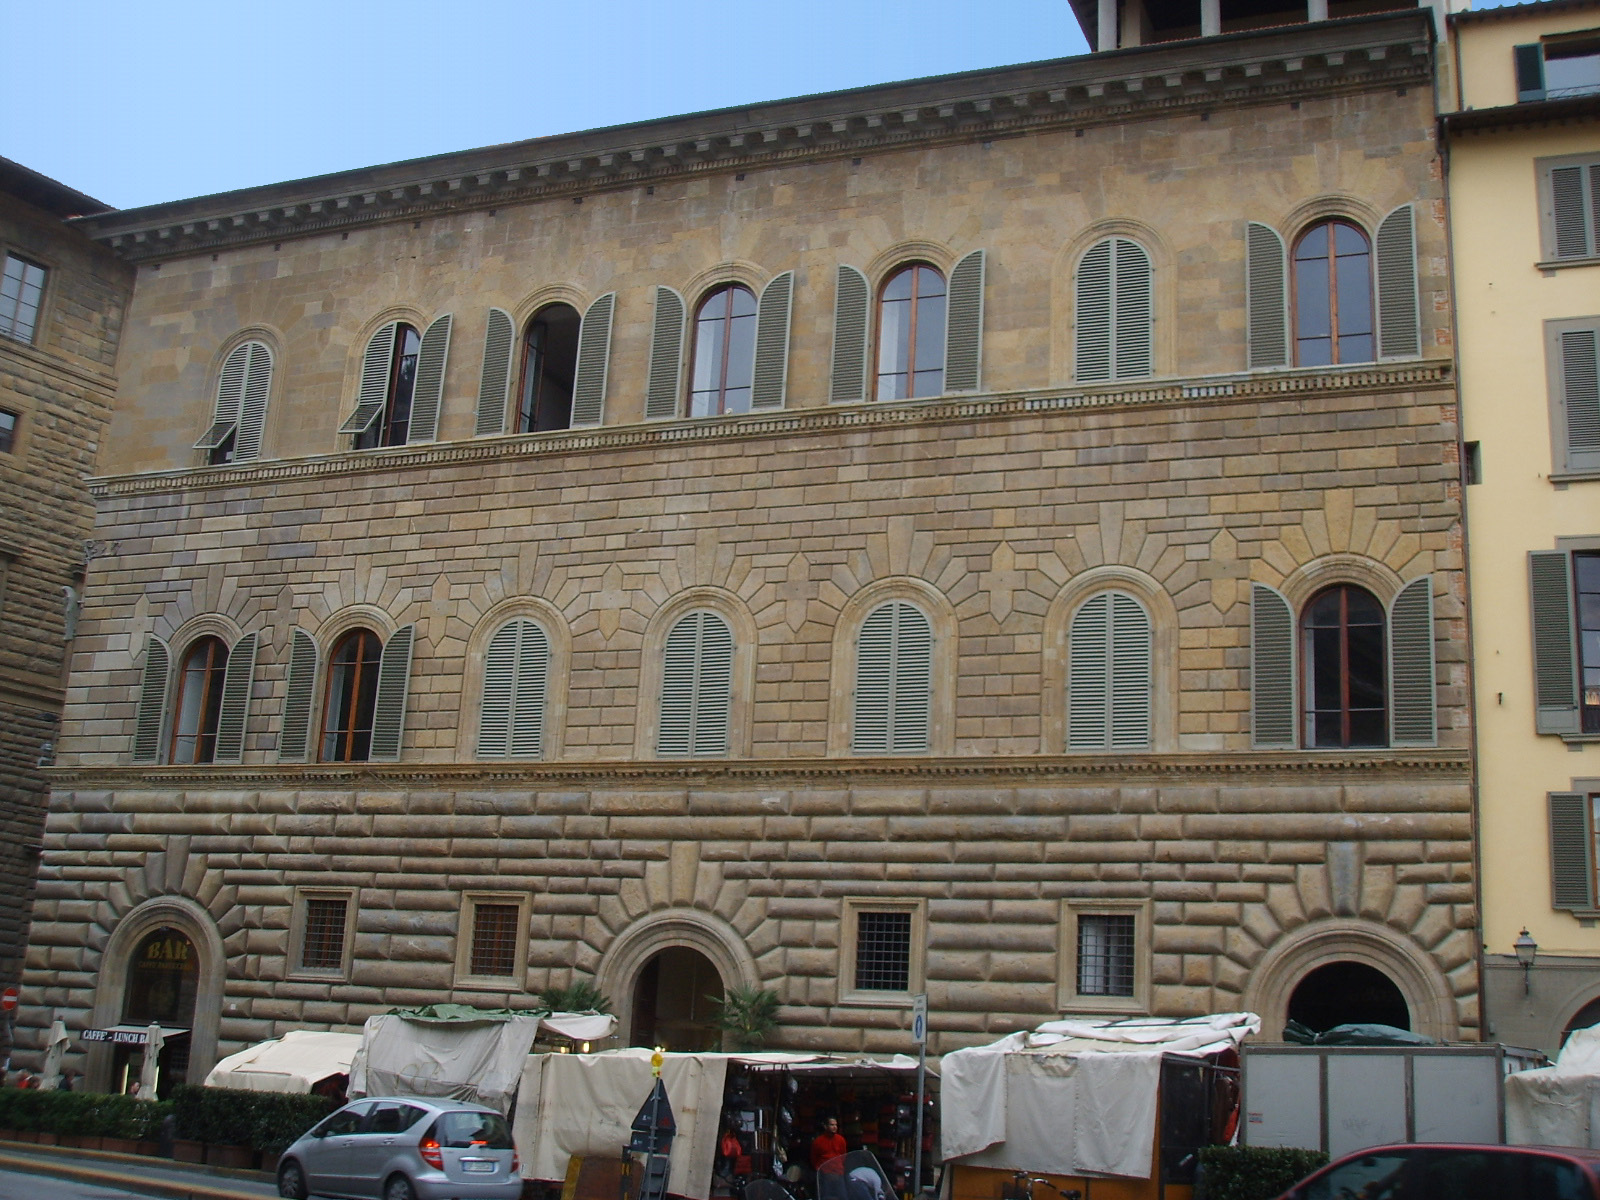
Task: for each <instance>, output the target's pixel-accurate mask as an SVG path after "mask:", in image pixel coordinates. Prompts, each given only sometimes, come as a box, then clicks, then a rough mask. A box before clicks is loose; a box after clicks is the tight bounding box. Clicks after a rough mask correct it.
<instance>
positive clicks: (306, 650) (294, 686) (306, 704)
mask: <svg viewBox="0 0 1600 1200" xmlns="http://www.w3.org/2000/svg"><path fill="white" fill-rule="evenodd" d="M316 685H317V643H316V640H315V639H314V638H313V637H312V636H311V635H310V634H309V633H307V632H306V631H305V630H303V629H296V630H295V631H294V634H293V636H292V637H291V638H290V639H289V678H288V681H287V683H286V684H285V686H284V693H283V729H282V730H281V731H280V732H279V734H278V761H279V762H304V761H305V760H306V746H307V743H308V742H309V741H310V738H311V700H312V695H313V693H314V690H315V688H316Z"/></svg>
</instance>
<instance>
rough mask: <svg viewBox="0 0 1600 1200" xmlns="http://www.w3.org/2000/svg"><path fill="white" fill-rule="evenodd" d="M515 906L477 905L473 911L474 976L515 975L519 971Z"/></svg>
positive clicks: (472, 965) (517, 914)
mask: <svg viewBox="0 0 1600 1200" xmlns="http://www.w3.org/2000/svg"><path fill="white" fill-rule="evenodd" d="M518 916H519V910H518V908H517V906H516V905H515V904H477V905H474V906H473V909H472V957H471V968H470V970H471V973H472V974H473V975H514V974H516V970H517V918H518Z"/></svg>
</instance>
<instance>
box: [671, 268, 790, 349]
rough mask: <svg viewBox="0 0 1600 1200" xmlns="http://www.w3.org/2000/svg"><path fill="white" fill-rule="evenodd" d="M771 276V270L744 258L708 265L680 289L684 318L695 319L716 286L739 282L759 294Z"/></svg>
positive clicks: (687, 319)
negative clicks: (709, 293)
mask: <svg viewBox="0 0 1600 1200" xmlns="http://www.w3.org/2000/svg"><path fill="white" fill-rule="evenodd" d="M771 278H772V273H771V272H770V271H767V270H764V269H763V268H762V267H761V266H759V265H758V264H756V263H753V262H749V261H747V260H745V259H742V258H730V259H728V260H727V261H726V262H720V263H718V264H717V265H716V266H714V267H707V268H706V269H705V270H704V271H701V272H699V273H697V274H696V275H694V276H693V277H692V278H691V279H689V280H688V281H687V282H686V283H684V285H683V287H682V288H681V289H680V290H681V291H682V293H683V305H684V319H685V320H686V321H693V320H694V317H695V313H696V312H698V311H699V309H700V303H701V301H703V300H704V299H705V298H706V294H707V293H708V292H711V291H713V290H715V289H716V288H719V287H723V286H725V285H726V284H730V283H737V284H741V285H742V286H744V287H747V288H749V289H750V290H751V291H752V292H754V293H755V294H756V295H757V296H759V295H761V289H762V288H764V287H766V285H767V281H768V280H770V279H771ZM690 336H691V337H692V336H693V335H692V334H691V335H690Z"/></svg>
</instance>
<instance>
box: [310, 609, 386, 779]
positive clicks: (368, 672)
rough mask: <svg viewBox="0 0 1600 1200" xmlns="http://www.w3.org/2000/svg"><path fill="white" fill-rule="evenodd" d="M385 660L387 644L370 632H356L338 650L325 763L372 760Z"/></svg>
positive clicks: (326, 719)
mask: <svg viewBox="0 0 1600 1200" xmlns="http://www.w3.org/2000/svg"><path fill="white" fill-rule="evenodd" d="M382 657H383V642H382V640H381V639H380V638H379V637H378V635H377V634H375V633H373V632H372V631H371V630H370V629H353V630H351V631H350V632H349V633H347V634H345V635H344V637H342V638H340V639H339V641H338V644H337V645H335V646H334V648H333V654H332V655H331V656H330V657H329V659H328V690H327V697H326V700H325V701H324V703H323V708H322V753H321V755H320V758H321V759H322V761H323V762H366V761H367V759H368V758H369V757H370V756H371V753H372V723H373V715H374V712H375V710H376V708H377V699H378V664H379V662H380V661H381V659H382Z"/></svg>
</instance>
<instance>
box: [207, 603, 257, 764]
mask: <svg viewBox="0 0 1600 1200" xmlns="http://www.w3.org/2000/svg"><path fill="white" fill-rule="evenodd" d="M255 678H256V635H255V634H253V633H247V634H245V635H244V636H243V637H241V638H240V639H239V640H238V641H237V642H235V643H234V644H233V647H232V648H231V649H230V650H229V651H228V666H227V669H226V670H225V671H224V672H223V675H222V706H221V709H220V711H219V713H218V716H217V747H216V753H215V755H214V756H213V761H214V762H219V763H236V762H238V761H240V759H241V758H243V757H244V733H245V725H246V723H247V722H248V721H249V719H250V691H251V689H252V688H253V687H254V685H255Z"/></svg>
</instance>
